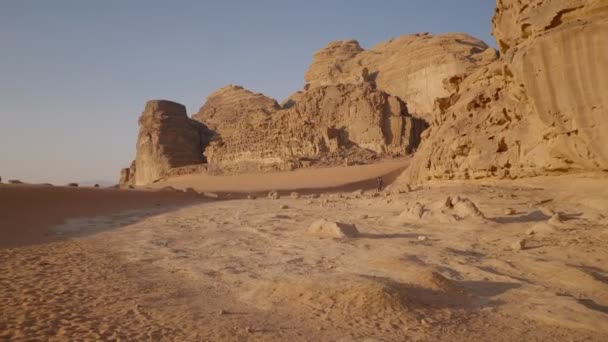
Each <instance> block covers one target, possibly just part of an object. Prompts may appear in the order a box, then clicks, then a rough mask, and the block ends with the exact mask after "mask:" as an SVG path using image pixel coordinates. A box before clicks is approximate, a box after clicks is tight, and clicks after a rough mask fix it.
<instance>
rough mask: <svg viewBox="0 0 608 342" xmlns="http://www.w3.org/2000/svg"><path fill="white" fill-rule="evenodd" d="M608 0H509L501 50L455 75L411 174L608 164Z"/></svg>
mask: <svg viewBox="0 0 608 342" xmlns="http://www.w3.org/2000/svg"><path fill="white" fill-rule="evenodd" d="M606 32H608V2H606V1H605V0H596V1H584V0H578V1H577V0H556V1H550V2H549V1H540V0H527V1H521V0H517V1H515V0H500V1H498V2H497V8H496V13H495V16H494V19H493V34H494V35H495V37H496V39H497V41H498V45H499V47H500V49H501V52H502V56H501V58H500V60H498V61H495V62H493V63H491V64H489V65H487V66H484V67H482V68H479V69H476V70H474V71H472V72H469V73H467V74H463V75H458V76H455V77H452V78H448V79H446V81H445V89H446V91H449V92H450V94H449V96H446V97H443V98H439V99H438V100H437V101H436V102H435V108H434V109H435V112H434V116H433V119H432V120H431V127H430V128H429V130H427V131H426V132H425V133H424V139H423V143H422V145H421V146H420V148H419V150H418V153H417V155H416V156H415V158H414V161H413V162H412V165H411V167H410V169H409V170H407V171H406V172H405V174H404V175H403V176H402V177H401V182H421V181H425V180H429V179H468V178H483V177H501V178H504V177H507V178H516V177H524V176H534V175H539V174H546V173H551V172H566V171H576V170H581V171H583V170H607V169H608V148H606V146H608V135H606V134H605V132H607V131H608V120H607V118H608V114H607V108H608V100H607V99H606V97H605V96H604V94H605V93H606V91H607V90H608V81H607V79H606V78H605V77H604V76H605V75H606V74H607V70H606V66H605V65H606V63H605V61H606V60H607V58H608V47H607V46H608V35H606V34H605V33H606Z"/></svg>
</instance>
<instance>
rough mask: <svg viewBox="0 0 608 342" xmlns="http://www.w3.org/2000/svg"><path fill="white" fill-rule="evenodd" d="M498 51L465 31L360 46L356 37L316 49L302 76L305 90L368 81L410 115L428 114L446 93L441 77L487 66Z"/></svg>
mask: <svg viewBox="0 0 608 342" xmlns="http://www.w3.org/2000/svg"><path fill="white" fill-rule="evenodd" d="M496 58H497V52H496V50H494V49H492V48H488V46H487V45H486V44H485V43H484V42H482V41H480V40H478V39H476V38H473V37H471V36H469V35H466V34H461V33H450V34H443V35H430V34H414V35H404V36H401V37H398V38H395V39H391V40H389V41H386V42H383V43H380V44H378V45H376V46H374V47H373V48H371V49H369V50H364V49H362V48H361V46H359V43H358V42H357V41H355V40H347V41H336V42H331V43H329V44H328V45H327V46H326V47H325V48H323V49H321V50H319V51H317V52H316V53H315V55H314V59H313V62H312V64H311V65H310V67H309V69H308V71H307V72H306V75H305V77H304V78H305V80H306V82H307V85H306V88H307V89H309V88H314V87H318V86H327V85H336V84H358V83H363V82H367V81H372V82H374V83H375V84H376V86H377V87H378V89H379V90H382V91H385V92H386V93H388V94H391V95H393V96H397V97H399V98H401V99H402V100H404V101H406V102H407V103H408V108H409V110H410V113H412V114H413V115H414V116H418V117H421V118H430V116H431V113H432V111H433V102H434V100H435V99H436V98H438V97H445V96H448V95H449V93H448V91H446V90H445V89H444V88H443V83H442V81H443V80H444V79H446V78H450V77H453V76H455V75H459V74H462V73H466V72H469V71H471V70H474V69H476V68H478V67H480V66H483V65H486V64H488V63H490V62H492V61H494V60H496Z"/></svg>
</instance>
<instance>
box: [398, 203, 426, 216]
mask: <svg viewBox="0 0 608 342" xmlns="http://www.w3.org/2000/svg"><path fill="white" fill-rule="evenodd" d="M423 214H424V205H422V204H420V203H418V202H416V203H415V204H414V205H412V206H410V207H408V208H406V209H405V210H404V211H402V212H401V214H399V218H401V219H406V220H419V219H421V218H422V215H423Z"/></svg>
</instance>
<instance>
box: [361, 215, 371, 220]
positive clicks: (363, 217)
mask: <svg viewBox="0 0 608 342" xmlns="http://www.w3.org/2000/svg"><path fill="white" fill-rule="evenodd" d="M368 217H369V216H368V215H366V214H363V215H361V216H359V218H360V219H362V220H365V219H367V218H368Z"/></svg>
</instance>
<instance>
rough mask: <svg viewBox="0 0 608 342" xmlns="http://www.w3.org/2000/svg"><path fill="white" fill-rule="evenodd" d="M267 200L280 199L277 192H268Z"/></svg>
mask: <svg viewBox="0 0 608 342" xmlns="http://www.w3.org/2000/svg"><path fill="white" fill-rule="evenodd" d="M268 198H270V199H273V200H276V199H279V198H281V196H279V193H278V192H276V191H270V192H269V193H268Z"/></svg>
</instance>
